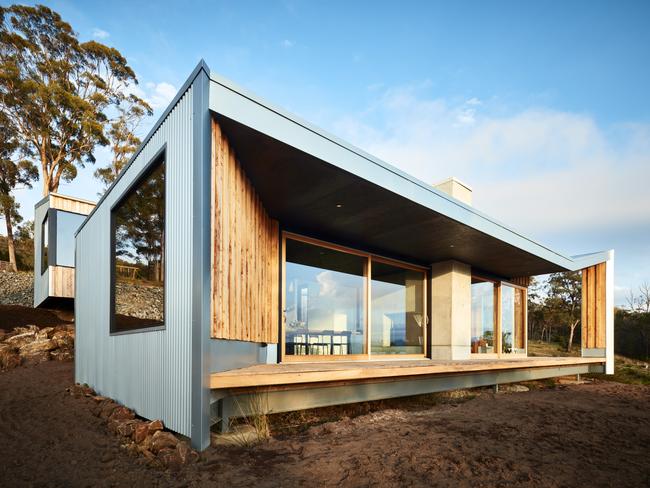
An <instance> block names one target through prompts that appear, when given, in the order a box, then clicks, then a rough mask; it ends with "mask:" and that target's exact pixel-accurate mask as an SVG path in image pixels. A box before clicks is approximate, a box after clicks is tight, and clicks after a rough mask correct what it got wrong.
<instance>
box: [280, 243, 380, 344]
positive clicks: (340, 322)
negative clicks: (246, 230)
mask: <svg viewBox="0 0 650 488" xmlns="http://www.w3.org/2000/svg"><path fill="white" fill-rule="evenodd" d="M366 262H367V258H365V257H362V256H357V255H355V254H348V253H345V252H341V251H336V250H334V249H329V248H326V247H321V246H316V245H314V244H308V243H305V242H301V241H296V240H293V239H287V240H286V277H285V282H286V291H285V293H286V295H285V306H286V310H285V314H286V315H285V316H286V326H285V328H286V337H285V351H286V354H287V355H298V356H306V355H331V354H333V355H346V354H363V353H364V352H365V330H364V329H365V322H366V319H365V283H366V278H365V276H364V275H365V265H366Z"/></svg>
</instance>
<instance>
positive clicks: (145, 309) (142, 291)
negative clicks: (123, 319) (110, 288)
mask: <svg viewBox="0 0 650 488" xmlns="http://www.w3.org/2000/svg"><path fill="white" fill-rule="evenodd" d="M115 296H116V299H115V309H116V310H115V311H116V312H117V313H118V314H121V315H125V316H129V317H136V318H139V319H148V320H163V309H164V302H165V296H164V289H163V288H162V287H160V286H143V285H137V284H134V283H126V282H118V283H117V284H116V295H115Z"/></svg>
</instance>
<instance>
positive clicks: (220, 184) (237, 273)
mask: <svg viewBox="0 0 650 488" xmlns="http://www.w3.org/2000/svg"><path fill="white" fill-rule="evenodd" d="M212 167H213V171H212V229H213V239H212V337H213V338H218V339H234V340H241V341H252V342H268V343H277V342H278V312H279V304H278V290H279V282H278V280H279V264H278V252H279V229H278V222H277V221H276V220H273V219H271V218H270V217H269V215H268V214H267V212H266V210H265V209H264V206H263V205H262V202H261V200H260V198H259V196H258V195H257V193H256V191H255V188H254V187H253V185H252V184H251V182H250V180H249V179H248V178H247V177H246V174H245V173H244V171H243V169H242V167H241V165H240V164H239V162H238V161H237V158H236V154H235V151H234V148H232V147H231V146H230V144H229V142H228V140H227V138H226V137H225V135H224V134H223V133H222V132H221V128H220V127H219V124H218V123H217V122H216V121H213V123H212Z"/></svg>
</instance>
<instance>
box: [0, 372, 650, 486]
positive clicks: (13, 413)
mask: <svg viewBox="0 0 650 488" xmlns="http://www.w3.org/2000/svg"><path fill="white" fill-rule="evenodd" d="M72 382H73V363H72V362H70V361H48V362H44V363H40V364H37V365H33V366H28V367H25V366H21V367H18V368H15V369H13V370H10V371H6V372H4V373H0V391H1V392H2V395H0V438H1V439H2V440H3V441H2V442H0V459H1V460H2V462H1V463H0V485H2V486H3V487H5V486H6V487H13V486H52V487H58V486H62V487H63V486H65V487H69V486H72V487H75V486H223V487H238V486H242V487H248V486H256V487H261V488H264V487H276V486H277V487H283V486H286V487H294V486H305V487H311V486H314V487H330V486H331V487H335V486H337V487H338V486H343V487H360V486H390V487H393V486H394V487H398V486H399V487H401V486H418V487H419V486H423V487H424V486H443V487H461V488H462V487H496V486H523V487H582V486H586V485H588V486H590V487H601V486H602V487H605V486H607V487H617V486H621V487H637V486H639V487H641V486H648V481H650V464H649V463H648V446H649V445H650V409H648V404H649V402H650V388H648V387H645V386H632V385H623V384H618V383H610V382H600V381H596V382H593V383H590V384H584V385H565V386H554V387H552V388H548V389H538V390H534V389H533V390H531V391H527V392H521V393H515V392H514V391H516V390H517V389H513V390H509V391H511V392H509V393H499V394H494V393H490V392H488V391H486V390H483V391H481V392H480V393H479V394H478V395H476V396H475V397H473V396H464V397H459V401H458V402H455V401H451V402H444V403H440V404H429V405H425V404H422V405H419V406H417V408H412V405H411V406H410V407H409V408H406V407H408V406H409V402H406V401H405V403H404V407H405V408H394V404H393V408H388V409H386V408H384V409H378V410H376V411H372V412H370V413H367V414H364V415H360V416H356V417H344V418H339V419H338V420H335V421H331V422H326V423H323V424H320V425H315V426H312V427H310V428H308V429H306V430H302V431H301V432H299V433H290V434H278V433H277V432H276V433H275V437H273V438H271V439H270V440H269V441H267V442H264V443H262V444H259V445H256V446H253V447H226V446H219V447H213V448H210V449H208V450H207V451H205V452H204V453H202V454H201V458H200V460H199V461H198V462H196V463H191V464H189V465H187V466H185V467H183V468H182V469H180V470H178V471H172V470H170V469H164V468H163V467H162V466H160V465H159V466H158V467H156V466H155V465H154V466H152V465H151V464H150V462H149V461H147V459H146V458H145V457H144V456H142V455H141V454H140V453H138V452H136V451H137V450H136V449H134V448H133V447H129V446H132V445H133V442H134V441H133V433H131V437H130V438H128V439H127V440H126V441H125V437H124V436H121V435H116V434H114V433H111V429H113V427H111V425H112V423H111V418H110V415H108V417H107V416H106V414H104V415H102V414H101V410H102V409H101V408H99V407H98V405H100V404H101V402H98V401H97V400H96V399H94V398H92V395H91V396H85V393H84V392H83V391H81V390H77V389H72V390H70V389H69V387H70V385H71V384H72ZM71 393H72V394H71ZM102 401H104V400H102ZM115 408H117V407H114V408H113V412H112V413H114V412H115ZM98 410H99V411H100V413H99V416H97V415H96V413H97V411H98ZM117 416H121V414H118V415H117ZM128 416H129V415H127V417H128ZM296 418H297V419H299V418H300V417H296ZM139 425H147V424H146V423H144V422H141V423H140V424H139ZM140 429H141V430H144V429H145V428H144V427H140ZM156 431H157V430H154V435H155V432H156ZM150 434H151V433H150V432H149V430H148V427H147V435H150ZM159 436H160V434H159ZM164 437H167V436H164ZM167 441H168V440H165V441H163V443H164V442H167ZM151 442H153V435H152V437H151ZM159 447H160V446H159ZM163 449H171V447H170V446H168V447H160V449H159V450H158V452H160V451H161V450H163ZM165 452H167V453H169V451H165Z"/></svg>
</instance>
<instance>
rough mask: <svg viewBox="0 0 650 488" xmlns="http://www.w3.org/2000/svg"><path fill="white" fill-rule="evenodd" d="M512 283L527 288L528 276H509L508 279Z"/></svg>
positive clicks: (528, 284) (528, 283)
mask: <svg viewBox="0 0 650 488" xmlns="http://www.w3.org/2000/svg"><path fill="white" fill-rule="evenodd" d="M508 281H509V282H510V283H512V284H513V285H518V286H523V287H525V288H528V287H529V286H530V276H519V277H518V278H510V279H509V280H508Z"/></svg>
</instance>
